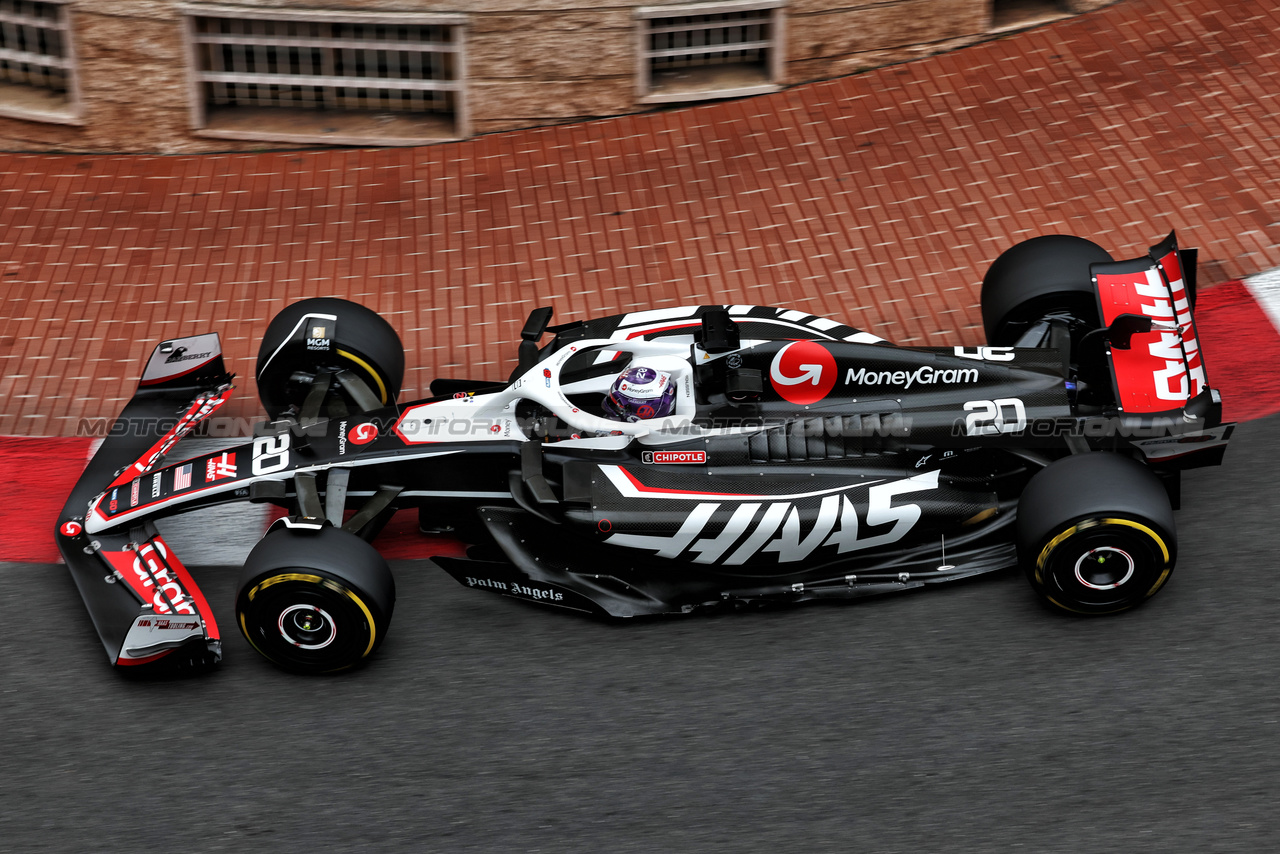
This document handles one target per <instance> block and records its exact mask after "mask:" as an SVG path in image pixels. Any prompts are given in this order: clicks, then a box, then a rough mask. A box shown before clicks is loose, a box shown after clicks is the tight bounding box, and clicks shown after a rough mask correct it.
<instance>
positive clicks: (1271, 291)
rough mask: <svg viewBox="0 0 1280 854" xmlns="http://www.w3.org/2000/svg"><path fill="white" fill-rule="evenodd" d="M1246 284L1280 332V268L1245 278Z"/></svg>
mask: <svg viewBox="0 0 1280 854" xmlns="http://www.w3.org/2000/svg"><path fill="white" fill-rule="evenodd" d="M1244 286H1245V287H1246V288H1248V289H1249V293H1250V294H1252V295H1253V298H1254V300H1256V301H1257V303H1258V305H1260V306H1262V310H1263V311H1264V312H1266V315H1267V319H1268V320H1270V321H1271V325H1272V326H1274V327H1275V328H1276V332H1277V333H1280V268H1277V269H1275V270H1267V271H1266V272H1265V273H1259V274H1258V275H1256V276H1250V277H1249V278H1247V279H1245V280H1244Z"/></svg>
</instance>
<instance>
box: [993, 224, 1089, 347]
mask: <svg viewBox="0 0 1280 854" xmlns="http://www.w3.org/2000/svg"><path fill="white" fill-rule="evenodd" d="M1110 260H1112V258H1111V256H1110V255H1109V254H1108V253H1107V251H1106V250H1105V249H1103V248H1102V247H1101V246H1099V245H1097V244H1096V243H1093V242H1091V241H1088V240H1085V239H1084V238H1083V237H1072V236H1070V235H1066V234H1049V235H1045V236H1043V237H1033V238H1031V239H1030V240H1024V241H1023V242H1022V243H1019V244H1017V245H1015V246H1013V247H1011V248H1009V249H1006V250H1005V251H1004V252H1003V253H1002V254H1001V255H1000V257H999V258H997V259H996V260H995V262H994V263H992V265H991V267H990V268H989V269H988V270H987V275H986V276H984V277H983V279H982V326H983V329H984V330H985V331H986V334H987V343H988V344H990V345H992V346H1004V347H1007V346H1010V345H1012V344H1013V343H1014V342H1016V341H1017V340H1018V338H1019V337H1020V336H1021V335H1022V333H1023V332H1025V331H1026V330H1027V327H1029V326H1030V325H1031V324H1032V323H1035V322H1036V321H1037V320H1039V319H1040V318H1041V317H1043V316H1044V315H1046V314H1050V313H1053V312H1065V313H1067V314H1069V315H1071V317H1072V318H1074V319H1075V321H1076V322H1075V323H1074V324H1072V326H1073V329H1072V339H1073V340H1074V341H1076V342H1078V341H1079V338H1080V337H1081V336H1082V335H1083V334H1084V333H1085V332H1087V331H1088V330H1090V329H1096V328H1098V326H1099V325H1100V320H1099V318H1098V306H1097V298H1096V297H1095V296H1094V291H1093V282H1092V279H1091V278H1090V276H1089V265H1090V264H1094V263H1098V262H1104V261H1110Z"/></svg>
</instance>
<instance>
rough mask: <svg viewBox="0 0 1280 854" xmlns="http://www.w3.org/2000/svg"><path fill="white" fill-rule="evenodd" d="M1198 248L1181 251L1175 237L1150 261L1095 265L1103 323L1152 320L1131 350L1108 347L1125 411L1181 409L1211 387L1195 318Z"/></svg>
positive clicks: (1133, 341) (1133, 340)
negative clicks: (1128, 317)
mask: <svg viewBox="0 0 1280 854" xmlns="http://www.w3.org/2000/svg"><path fill="white" fill-rule="evenodd" d="M1194 265H1195V254H1194V250H1191V251H1179V249H1178V244H1177V239H1176V237H1175V235H1174V234H1173V233H1170V234H1169V236H1168V237H1167V238H1166V239H1165V241H1164V242H1163V243H1161V244H1160V245H1159V246H1153V247H1152V248H1151V253H1150V255H1149V256H1148V257H1146V258H1137V259H1134V260H1132V261H1116V262H1113V263H1108V264H1094V265H1092V267H1090V271H1091V273H1092V275H1093V283H1094V287H1095V288H1096V289H1097V293H1098V308H1099V310H1100V313H1101V316H1102V323H1103V324H1104V325H1105V326H1110V325H1111V323H1112V322H1113V321H1114V320H1115V319H1116V318H1117V317H1120V316H1121V315H1123V314H1138V315H1144V316H1146V317H1149V318H1151V321H1152V328H1151V331H1150V332H1139V333H1135V334H1134V335H1133V337H1132V338H1131V340H1130V346H1129V348H1128V349H1127V350H1126V349H1122V348H1121V347H1120V346H1118V345H1112V346H1109V347H1108V355H1109V358H1110V360H1111V370H1112V377H1113V379H1114V381H1115V389H1116V400H1117V402H1118V403H1119V405H1120V409H1121V410H1122V411H1124V412H1126V413H1133V414H1142V413H1154V412H1168V411H1169V410H1172V409H1179V408H1181V407H1183V406H1184V405H1186V403H1187V402H1188V401H1189V400H1191V399H1192V398H1193V397H1195V396H1196V395H1198V394H1199V393H1200V392H1202V391H1204V390H1205V388H1206V387H1207V386H1208V383H1207V381H1206V379H1205V370H1204V358H1203V356H1202V355H1201V353H1200V342H1199V340H1198V339H1197V338H1196V327H1195V321H1194V320H1193V319H1192V317H1191V298H1192V296H1191V295H1192V291H1193V287H1194V285H1193V284H1191V282H1193V281H1194V279H1191V280H1188V278H1187V276H1185V275H1184V273H1183V268H1184V266H1186V267H1187V268H1188V272H1189V274H1190V275H1192V276H1194V270H1195V266H1194Z"/></svg>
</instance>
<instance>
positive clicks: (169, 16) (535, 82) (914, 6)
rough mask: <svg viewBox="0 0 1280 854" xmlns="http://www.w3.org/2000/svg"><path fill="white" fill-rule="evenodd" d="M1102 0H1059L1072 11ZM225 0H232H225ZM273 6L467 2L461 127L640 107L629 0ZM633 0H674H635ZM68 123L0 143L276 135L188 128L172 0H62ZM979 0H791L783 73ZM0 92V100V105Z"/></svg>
mask: <svg viewBox="0 0 1280 854" xmlns="http://www.w3.org/2000/svg"><path fill="white" fill-rule="evenodd" d="M1111 2H1115V0H1066V3H1067V4H1068V6H1069V8H1070V10H1071V11H1073V12H1085V11H1091V10H1092V9H1095V8H1099V7H1101V6H1105V5H1108V4H1109V3H1111ZM225 5H233V4H231V3H227V4H225ZM234 5H237V6H242V7H255V8H280V9H308V10H314V9H320V8H324V9H334V8H340V9H359V10H368V11H388V12H448V13H464V14H466V15H468V25H467V31H466V63H467V71H468V74H467V87H468V89H467V104H468V111H469V117H470V131H471V133H472V134H475V133H485V132H491V131H499V130H507V129H513V128H520V127H530V126H535V125H545V124H552V123H557V122H566V121H573V120H578V119H583V118H589V117H595V116H605V115H617V114H622V113H629V112H637V111H640V110H643V109H648V107H647V106H646V105H643V104H640V103H638V102H637V96H636V68H637V64H636V44H637V42H636V35H635V34H636V19H635V16H634V12H633V9H634V7H635V6H636V5H638V4H634V3H618V4H605V3H601V4H592V3H591V2H590V0H325V2H317V0H240V2H238V3H235V4H234ZM645 5H648V6H660V5H675V4H674V3H673V2H672V0H648V2H647V3H645ZM69 9H70V14H71V17H72V27H73V31H74V41H75V50H76V53H77V55H78V60H79V86H80V92H81V96H82V99H81V117H80V123H79V124H73V123H48V122H40V121H30V120H24V119H17V118H9V117H4V116H0V149H6V150H64V151H151V152H164V153H179V152H198V151H235V150H252V149H261V148H265V147H281V146H280V145H278V144H271V143H268V142H263V141H242V140H227V139H207V138H202V137H200V136H198V135H196V134H194V133H193V131H192V128H191V103H190V101H191V93H190V88H189V84H188V78H187V57H186V52H185V47H184V43H183V36H182V28H183V16H182V14H181V13H180V12H179V10H178V3H177V2H176V0H74V2H72V3H71V4H69ZM990 27H991V0H790V2H789V4H788V5H787V8H786V60H787V61H786V67H785V74H784V79H783V80H781V81H779V82H780V83H782V84H784V85H790V84H795V83H800V82H806V81H811V80H818V79H823V78H829V77H837V76H841V75H844V74H850V73H853V72H857V71H861V70H864V69H867V68H871V67H874V66H877V65H883V64H886V63H889V62H897V61H902V60H905V59H910V58H914V57H917V56H923V55H926V54H929V53H934V52H937V51H940V50H945V49H950V48H953V47H958V46H961V45H964V44H967V43H971V42H974V41H978V40H980V39H982V38H984V37H986V34H987V32H988V30H989V29H990ZM2 103H3V102H0V105H2Z"/></svg>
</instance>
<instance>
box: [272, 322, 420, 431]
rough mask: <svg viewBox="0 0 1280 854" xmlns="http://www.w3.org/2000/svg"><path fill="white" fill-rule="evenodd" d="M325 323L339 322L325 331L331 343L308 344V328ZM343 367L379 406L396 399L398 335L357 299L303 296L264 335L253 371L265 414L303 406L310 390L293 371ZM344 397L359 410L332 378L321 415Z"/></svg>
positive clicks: (400, 370)
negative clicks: (322, 345)
mask: <svg viewBox="0 0 1280 854" xmlns="http://www.w3.org/2000/svg"><path fill="white" fill-rule="evenodd" d="M309 318H310V320H309ZM329 318H333V320H329ZM304 321H306V323H304ZM327 322H329V323H332V324H333V326H334V327H336V331H334V332H328V333H327V334H329V335H330V336H331V337H332V341H331V344H330V346H329V347H328V348H327V349H324V350H312V349H310V348H309V347H307V346H306V345H305V344H304V341H305V339H306V337H307V334H308V330H307V328H306V327H312V326H320V327H321V328H326V327H325V324H326V323H327ZM339 370H348V371H351V372H352V373H353V374H355V375H356V376H357V377H359V378H360V380H361V381H363V382H364V383H365V385H367V386H368V387H369V390H370V391H372V392H373V394H374V397H375V398H376V399H377V401H378V403H379V404H380V405H382V406H388V405H390V404H392V403H395V401H396V397H397V396H398V395H399V394H400V386H401V384H402V383H403V382H404V346H403V345H402V344H401V343H400V337H399V336H398V335H397V334H396V331H395V329H394V328H393V327H392V326H391V324H390V323H388V322H387V321H386V320H385V319H383V317H382V316H381V315H379V314H378V313H377V312H376V311H373V310H372V309H369V308H366V307H365V306H363V305H360V304H359V303H354V302H351V301H349V300H344V299H336V298H332V297H321V298H316V299H304V300H300V301H298V302H295V303H294V304H293V305H290V306H286V307H285V309H284V310H283V311H281V312H280V313H279V314H277V315H276V316H275V317H274V318H272V320H271V323H270V324H268V326H267V331H266V333H265V334H264V335H263V336H262V344H261V345H260V347H259V348H258V361H257V365H256V369H255V372H254V375H255V377H256V378H257V381H258V398H259V399H260V400H261V401H262V407H263V408H264V409H265V410H266V411H267V414H268V415H270V416H271V417H272V418H273V419H274V418H278V417H279V416H280V414H281V413H283V412H284V411H285V410H287V409H289V408H290V407H294V408H300V407H301V406H302V402H303V400H304V398H305V397H306V395H307V391H308V387H307V385H306V384H303V383H298V382H295V381H294V380H293V377H294V375H295V374H297V373H299V372H301V373H303V374H308V375H313V376H314V375H318V374H323V373H335V372H337V371H339ZM344 397H345V399H344V400H343V404H344V406H345V408H346V409H347V410H348V411H358V409H359V407H358V406H356V405H355V401H354V400H353V399H351V398H350V397H349V396H345V395H344V393H343V392H342V390H341V389H340V388H339V387H338V384H337V383H334V384H333V385H332V386H331V388H330V389H329V394H328V398H327V399H326V402H325V404H324V405H323V406H322V407H321V412H320V414H321V415H322V416H327V415H328V414H329V410H330V407H332V405H333V404H334V403H335V402H336V401H337V400H339V399H343V398H344Z"/></svg>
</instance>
